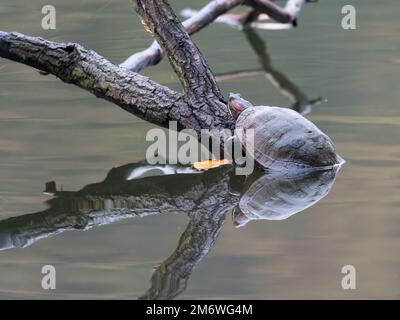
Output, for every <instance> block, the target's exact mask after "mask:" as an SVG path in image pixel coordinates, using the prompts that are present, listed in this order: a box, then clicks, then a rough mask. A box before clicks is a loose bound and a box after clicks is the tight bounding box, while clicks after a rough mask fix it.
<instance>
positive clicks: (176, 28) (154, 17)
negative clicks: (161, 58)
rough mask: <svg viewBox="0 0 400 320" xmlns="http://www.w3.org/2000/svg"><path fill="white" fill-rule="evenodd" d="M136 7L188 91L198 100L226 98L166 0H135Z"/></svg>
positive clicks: (188, 94)
mask: <svg viewBox="0 0 400 320" xmlns="http://www.w3.org/2000/svg"><path fill="white" fill-rule="evenodd" d="M133 3H134V6H135V9H136V11H137V12H138V14H139V15H140V16H141V18H142V20H143V23H144V24H145V25H146V26H147V28H148V30H149V31H150V32H151V33H152V34H153V35H154V36H155V37H156V39H157V41H158V43H159V44H160V46H161V47H162V48H163V49H164V50H165V52H166V53H167V56H168V59H169V61H170V62H171V65H172V67H173V69H174V71H175V73H176V74H177V75H178V77H179V80H180V82H181V83H182V86H183V89H184V92H185V94H186V95H187V96H189V97H190V98H195V99H196V100H199V101H202V100H208V99H210V98H211V99H215V98H217V99H219V100H220V101H223V97H222V94H221V93H220V91H219V88H218V85H217V81H216V80H215V78H214V75H213V74H212V72H211V70H210V68H209V66H208V64H207V62H206V60H205V59H204V57H203V55H202V54H201V52H200V50H199V49H198V48H197V46H196V45H195V44H194V42H193V41H192V39H191V38H190V36H189V34H188V33H187V31H186V30H185V28H184V27H183V25H182V24H181V22H180V21H179V19H178V17H177V16H176V15H175V13H174V11H173V10H172V8H171V6H170V5H169V3H168V2H167V1H166V0H135V1H133Z"/></svg>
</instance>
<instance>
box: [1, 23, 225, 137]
mask: <svg viewBox="0 0 400 320" xmlns="http://www.w3.org/2000/svg"><path fill="white" fill-rule="evenodd" d="M0 57H3V58H6V59H9V60H13V61H16V62H19V63H23V64H26V65H28V66H31V67H34V68H36V69H39V70H41V71H43V72H46V73H51V74H53V75H55V76H57V77H58V78H60V79H61V80H62V81H64V82H67V83H72V84H75V85H77V86H79V87H80V88H82V89H85V90H87V91H89V92H91V93H93V94H94V95H96V96H97V97H99V98H103V99H106V100H108V101H110V102H112V103H114V104H116V105H118V106H120V107H121V108H123V109H124V110H126V111H128V112H130V113H132V114H134V115H136V116H138V117H140V118H142V119H144V120H146V121H149V122H152V123H154V124H157V125H160V126H164V127H166V126H168V122H169V121H177V123H178V129H182V128H191V129H194V130H196V131H197V132H200V130H201V129H203V128H223V127H225V126H226V127H228V128H229V127H233V120H231V119H230V116H229V114H228V113H227V112H226V113H223V112H222V111H221V112H220V113H216V114H214V113H213V112H212V110H210V109H209V108H201V107H200V105H197V106H193V105H191V104H190V103H189V101H188V100H187V99H186V98H185V97H184V96H183V95H181V94H179V93H178V92H176V91H173V90H171V89H169V88H167V87H165V86H162V85H160V84H158V83H156V82H154V81H151V80H150V79H148V78H147V77H144V76H142V75H139V74H137V73H134V72H130V71H128V70H126V69H124V68H120V67H118V66H116V65H114V64H112V63H111V62H109V61H108V60H106V59H105V58H103V57H102V56H100V55H98V54H97V53H96V52H94V51H91V50H86V49H85V48H83V47H82V46H80V45H78V44H74V43H67V44H65V43H57V42H52V41H47V40H44V39H42V38H39V37H30V36H26V35H22V34H19V33H8V32H2V31H0Z"/></svg>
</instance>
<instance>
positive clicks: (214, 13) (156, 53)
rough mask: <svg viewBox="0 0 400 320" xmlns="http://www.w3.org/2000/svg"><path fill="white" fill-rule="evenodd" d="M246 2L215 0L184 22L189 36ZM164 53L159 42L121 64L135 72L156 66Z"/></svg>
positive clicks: (239, 0) (241, 0) (240, 0)
mask: <svg viewBox="0 0 400 320" xmlns="http://www.w3.org/2000/svg"><path fill="white" fill-rule="evenodd" d="M243 1H244V0H214V1H211V2H210V3H208V4H207V5H206V6H204V7H203V8H202V9H201V10H200V11H199V12H198V13H197V14H196V15H194V16H192V17H190V18H189V19H187V20H185V21H184V22H183V26H184V27H185V29H186V31H187V33H188V34H190V35H192V34H194V33H196V32H197V31H200V30H201V29H203V28H204V27H206V26H208V25H209V24H210V23H212V22H213V21H214V20H215V19H216V18H218V17H219V16H220V15H222V14H224V13H226V12H227V11H229V10H230V9H232V8H234V7H236V6H238V5H239V4H241V3H243ZM163 56H164V51H163V50H162V48H161V47H160V45H159V44H158V42H157V41H154V42H153V43H152V44H151V46H150V47H149V48H147V49H145V50H143V51H141V52H138V53H135V54H133V55H132V56H130V57H129V58H128V59H126V60H125V61H124V62H122V63H121V64H120V66H121V67H123V68H127V69H129V70H131V71H134V72H140V71H141V70H143V69H144V68H147V67H149V66H152V65H155V64H157V63H158V62H160V61H161V60H162V58H163Z"/></svg>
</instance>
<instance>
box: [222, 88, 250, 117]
mask: <svg viewBox="0 0 400 320" xmlns="http://www.w3.org/2000/svg"><path fill="white" fill-rule="evenodd" d="M228 107H229V111H230V112H231V115H232V116H233V117H234V118H235V119H236V118H237V117H238V116H239V114H240V113H241V112H242V111H244V110H246V109H247V108H251V107H253V105H252V104H251V103H250V102H248V101H247V100H245V99H243V98H242V97H241V96H240V94H239V93H231V94H229V100H228Z"/></svg>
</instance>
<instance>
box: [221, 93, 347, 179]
mask: <svg viewBox="0 0 400 320" xmlns="http://www.w3.org/2000/svg"><path fill="white" fill-rule="evenodd" d="M228 107H229V110H230V113H231V115H232V116H233V117H234V118H235V119H236V126H235V138H237V139H238V140H239V142H240V144H241V146H242V147H244V149H245V150H246V151H248V152H250V153H251V155H252V157H253V159H254V160H255V163H256V164H257V165H258V166H259V167H261V168H264V169H268V170H275V171H288V170H291V169H293V170H294V171H298V170H305V171H307V170H315V169H318V170H319V169H329V168H332V167H334V166H338V165H339V166H340V165H341V164H343V163H344V160H343V159H342V158H341V157H340V156H339V155H338V154H336V152H335V148H334V145H333V143H332V141H331V139H330V138H329V137H328V136H327V135H326V134H325V133H323V132H322V131H321V130H320V129H318V128H317V126H316V125H314V124H313V123H312V122H311V121H309V120H307V119H306V118H304V117H303V116H302V115H301V114H299V113H298V112H296V111H294V110H291V109H288V108H282V107H273V106H271V107H269V106H253V105H252V104H251V103H250V102H249V101H247V100H245V99H243V98H242V97H241V96H240V94H237V93H231V94H230V95H229V100H228ZM249 130H253V134H254V139H247V138H246V133H247V136H249Z"/></svg>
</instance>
